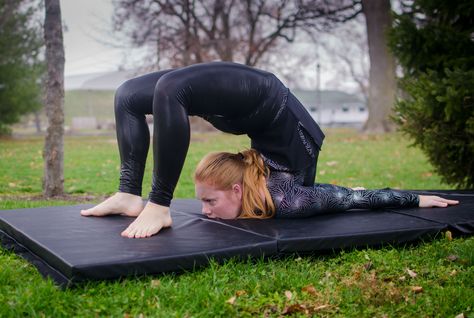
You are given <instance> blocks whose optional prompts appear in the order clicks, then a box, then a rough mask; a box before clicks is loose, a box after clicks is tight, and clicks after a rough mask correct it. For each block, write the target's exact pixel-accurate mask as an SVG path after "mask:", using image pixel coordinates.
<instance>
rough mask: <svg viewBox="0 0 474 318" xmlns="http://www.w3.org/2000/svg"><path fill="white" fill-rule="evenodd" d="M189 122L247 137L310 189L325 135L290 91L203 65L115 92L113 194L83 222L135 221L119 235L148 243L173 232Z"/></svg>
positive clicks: (236, 68)
mask: <svg viewBox="0 0 474 318" xmlns="http://www.w3.org/2000/svg"><path fill="white" fill-rule="evenodd" d="M145 114H153V115H154V116H153V123H154V136H153V162H154V165H153V181H152V189H151V192H150V194H149V200H148V202H147V204H146V205H145V207H143V205H142V199H141V192H142V180H143V173H144V169H145V162H146V156H147V153H148V148H149V144H150V134H149V130H148V125H147V123H146V121H145ZM188 116H200V117H202V118H204V119H205V120H207V121H209V122H210V123H211V124H213V125H214V126H215V127H216V128H217V129H219V130H221V131H224V132H228V133H232V134H247V135H248V136H249V137H250V139H251V146H252V148H253V149H255V150H256V151H258V153H259V156H261V158H264V159H265V162H266V163H267V164H268V165H269V166H270V167H273V169H274V170H275V171H286V172H291V173H292V175H298V177H299V179H298V181H301V182H302V185H303V186H311V185H312V184H313V182H314V177H315V173H316V162H317V157H318V153H319V150H320V149H321V146H322V143H323V139H324V134H323V132H322V131H321V129H320V128H319V126H318V125H317V124H316V123H315V122H314V120H313V119H312V118H311V116H310V115H309V114H308V112H307V111H306V109H305V108H304V106H303V105H301V103H299V101H298V100H297V99H296V98H295V96H294V95H293V94H292V93H291V92H289V90H288V88H286V87H285V86H284V85H283V84H282V83H281V82H280V81H279V80H278V78H277V77H276V76H275V75H273V74H271V73H268V72H265V71H262V70H258V69H255V68H251V67H248V66H245V65H240V64H236V63H227V62H213V63H203V64H196V65H192V66H188V67H183V68H179V69H172V70H165V71H160V72H155V73H151V74H147V75H144V76H140V77H137V78H135V79H131V80H129V81H127V82H125V83H124V84H122V85H121V86H120V87H119V88H118V89H117V92H116V95H115V120H116V127H117V141H118V145H119V152H120V160H121V166H120V185H119V192H117V193H116V194H114V195H113V196H112V197H110V198H108V199H107V200H105V201H104V202H102V203H100V204H99V205H97V206H95V207H93V208H91V209H87V210H82V211H81V214H82V215H84V216H104V215H109V214H125V215H129V216H136V217H137V218H136V219H135V221H134V222H133V223H132V224H130V226H129V227H128V228H127V229H125V230H124V231H123V232H122V236H124V237H129V238H143V237H149V236H151V235H153V234H156V233H158V232H159V231H160V230H161V229H162V228H164V227H169V226H171V225H172V219H171V215H170V210H169V205H170V202H171V199H172V197H173V192H174V188H175V186H176V184H177V182H178V179H179V175H180V173H181V169H182V167H183V164H184V160H185V158H186V154H187V150H188V146H189V140H190V130H189V120H188ZM262 160H263V159H262Z"/></svg>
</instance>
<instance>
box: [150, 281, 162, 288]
mask: <svg viewBox="0 0 474 318" xmlns="http://www.w3.org/2000/svg"><path fill="white" fill-rule="evenodd" d="M160 284H161V282H160V280H159V279H152V280H151V283H150V285H151V287H154V288H156V287H158V286H160Z"/></svg>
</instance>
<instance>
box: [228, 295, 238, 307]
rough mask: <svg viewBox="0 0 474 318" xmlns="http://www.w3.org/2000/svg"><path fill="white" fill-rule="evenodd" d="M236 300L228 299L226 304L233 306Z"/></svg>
mask: <svg viewBox="0 0 474 318" xmlns="http://www.w3.org/2000/svg"><path fill="white" fill-rule="evenodd" d="M236 299H237V297H236V296H232V297H230V298H229V299H227V300H226V303H228V304H231V305H233V304H234V303H235V300H236Z"/></svg>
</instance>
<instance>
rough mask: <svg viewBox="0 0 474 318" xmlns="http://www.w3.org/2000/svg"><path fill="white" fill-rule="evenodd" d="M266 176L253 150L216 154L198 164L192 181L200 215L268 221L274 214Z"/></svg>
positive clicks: (259, 159)
mask: <svg viewBox="0 0 474 318" xmlns="http://www.w3.org/2000/svg"><path fill="white" fill-rule="evenodd" d="M267 175H268V169H267V168H266V166H265V164H264V162H263V160H262V158H261V157H260V155H259V154H258V152H257V151H255V150H252V149H251V150H245V151H242V152H239V153H236V154H234V153H228V152H215V153H210V154H208V155H206V156H205V157H204V158H203V159H202V160H201V162H199V164H198V166H197V168H196V171H195V174H194V181H195V184H196V195H197V197H198V198H199V199H200V200H202V204H203V211H202V212H203V213H204V214H206V215H207V216H208V217H211V218H215V217H218V218H223V219H233V218H237V217H240V218H269V217H272V216H273V214H274V211H275V208H274V205H273V202H272V199H271V197H270V193H269V192H268V189H267V187H266V182H265V177H266V176H267Z"/></svg>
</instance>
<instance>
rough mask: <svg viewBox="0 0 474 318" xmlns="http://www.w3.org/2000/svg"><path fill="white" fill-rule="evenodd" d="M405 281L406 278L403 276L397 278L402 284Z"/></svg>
mask: <svg viewBox="0 0 474 318" xmlns="http://www.w3.org/2000/svg"><path fill="white" fill-rule="evenodd" d="M406 279H407V278H406V277H405V276H400V277H398V280H399V281H402V282H404V281H405V280H406Z"/></svg>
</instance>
